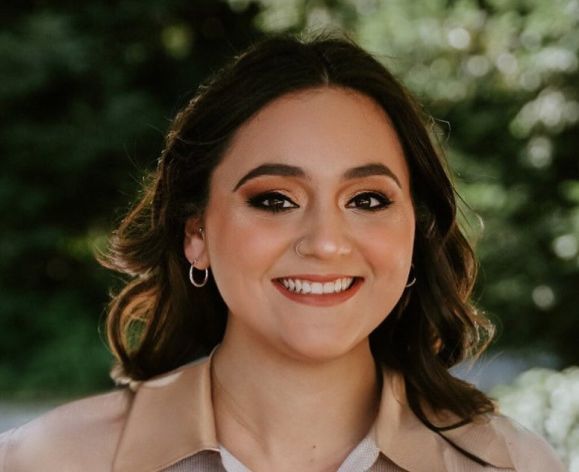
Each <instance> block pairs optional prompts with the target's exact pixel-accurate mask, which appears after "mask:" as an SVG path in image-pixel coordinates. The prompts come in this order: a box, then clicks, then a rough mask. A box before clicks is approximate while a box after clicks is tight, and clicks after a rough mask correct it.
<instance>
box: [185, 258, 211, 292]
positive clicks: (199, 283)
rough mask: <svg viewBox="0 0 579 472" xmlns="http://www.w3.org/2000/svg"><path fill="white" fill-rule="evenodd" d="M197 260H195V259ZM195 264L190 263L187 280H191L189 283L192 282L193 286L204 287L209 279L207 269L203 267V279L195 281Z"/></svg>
mask: <svg viewBox="0 0 579 472" xmlns="http://www.w3.org/2000/svg"><path fill="white" fill-rule="evenodd" d="M195 262H197V261H195ZM194 271H195V266H194V265H193V264H191V267H190V268H189V280H190V281H191V283H192V284H193V286H195V287H197V288H200V287H205V285H206V284H207V280H208V279H209V269H207V268H206V269H204V271H203V272H205V273H204V275H203V280H202V281H201V282H197V281H195V272H194Z"/></svg>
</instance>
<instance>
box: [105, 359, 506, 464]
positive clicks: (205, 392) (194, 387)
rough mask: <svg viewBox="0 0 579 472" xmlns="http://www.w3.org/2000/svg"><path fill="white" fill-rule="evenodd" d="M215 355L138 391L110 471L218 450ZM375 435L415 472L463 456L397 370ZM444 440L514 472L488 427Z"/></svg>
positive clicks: (388, 377) (390, 375)
mask: <svg viewBox="0 0 579 472" xmlns="http://www.w3.org/2000/svg"><path fill="white" fill-rule="evenodd" d="M211 357H212V356H209V357H206V358H203V359H200V360H199V361H196V362H193V363H190V364H187V365H185V366H182V367H181V368H179V369H177V370H175V371H172V372H170V373H167V374H164V375H161V376H159V377H156V378H154V379H151V380H149V381H146V382H143V383H142V384H141V385H140V386H139V388H138V390H137V392H136V394H135V397H134V400H133V404H132V407H131V410H130V412H129V414H128V418H127V420H126V424H125V429H124V431H123V434H122V436H121V440H120V442H119V447H118V450H117V453H116V457H115V461H114V465H113V471H123V472H137V471H138V472H154V471H160V470H163V469H164V468H166V467H168V466H170V465H171V464H175V463H177V462H179V461H180V460H182V459H184V458H186V457H188V456H191V455H193V454H196V453H198V452H200V451H203V450H212V451H219V442H218V440H217V434H216V431H215V422H214V415H213V403H212V398H211V370H210V369H211V367H210V366H211ZM373 434H374V438H375V441H376V445H377V446H378V448H379V449H380V451H381V452H382V453H383V454H384V455H385V456H386V457H388V458H389V459H390V460H392V461H393V462H394V463H396V464H397V465H398V466H399V467H401V468H403V469H405V470H410V471H413V472H445V471H446V470H448V464H449V463H452V462H453V456H454V455H457V454H458V455H460V454H461V453H460V452H459V451H458V450H456V449H454V448H452V447H450V446H449V444H448V442H447V441H445V440H444V438H442V437H441V436H440V435H439V434H437V433H436V432H434V431H431V430H430V429H428V428H427V427H426V426H424V424H422V422H420V420H419V419H418V418H417V417H416V416H415V415H414V413H413V412H412V410H411V409H410V407H409V406H408V404H407V402H406V395H405V389H404V380H403V377H402V376H401V375H400V374H397V373H395V372H392V371H387V370H384V382H383V387H382V396H381V400H380V409H379V413H378V416H377V419H376V422H375V424H374V428H373ZM443 434H444V435H445V436H446V437H447V438H448V439H450V440H451V441H452V442H454V443H455V444H456V445H457V446H459V447H461V448H462V449H464V450H466V451H468V452H470V453H471V454H473V455H475V456H477V457H479V458H480V459H482V460H484V461H485V462H488V463H489V464H491V465H493V466H495V467H499V468H513V467H514V466H513V463H512V460H511V458H510V454H509V450H508V447H507V444H506V441H505V439H504V436H503V434H501V432H500V431H498V430H496V429H495V426H494V425H493V422H491V421H486V422H484V423H483V422H480V423H476V424H475V423H471V424H468V425H465V426H461V427H459V428H455V429H453V430H449V431H445V432H444V433H443ZM449 455H450V456H451V457H449Z"/></svg>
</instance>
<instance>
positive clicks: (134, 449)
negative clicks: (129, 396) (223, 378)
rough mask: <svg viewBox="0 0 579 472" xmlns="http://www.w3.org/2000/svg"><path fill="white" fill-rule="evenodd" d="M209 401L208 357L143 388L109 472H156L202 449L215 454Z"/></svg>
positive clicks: (142, 386)
mask: <svg viewBox="0 0 579 472" xmlns="http://www.w3.org/2000/svg"><path fill="white" fill-rule="evenodd" d="M213 418H214V416H213V406H212V401H211V374H210V358H204V359H201V360H199V361H197V362H194V363H192V364H188V365H186V366H183V367H181V368H180V369H177V370H176V371H173V372H170V373H168V374H166V375H162V376H160V377H156V378H154V379H152V380H149V381H147V382H144V383H142V384H141V386H140V387H139V389H138V390H137V392H136V395H135V398H134V401H133V405H132V407H131V411H130V413H129V416H128V418H127V422H126V426H125V429H124V431H123V435H122V437H121V440H120V443H119V447H118V449H117V453H116V457H115V461H114V465H113V471H115V472H116V471H123V472H148V471H151V472H153V471H159V470H162V469H163V468H166V467H168V466H169V465H171V464H174V463H176V462H178V461H179V460H181V459H184V458H185V457H188V456H190V455H192V454H195V453H197V452H200V451H202V450H214V451H218V450H219V443H218V441H217V435H216V432H215V423H214V419H213Z"/></svg>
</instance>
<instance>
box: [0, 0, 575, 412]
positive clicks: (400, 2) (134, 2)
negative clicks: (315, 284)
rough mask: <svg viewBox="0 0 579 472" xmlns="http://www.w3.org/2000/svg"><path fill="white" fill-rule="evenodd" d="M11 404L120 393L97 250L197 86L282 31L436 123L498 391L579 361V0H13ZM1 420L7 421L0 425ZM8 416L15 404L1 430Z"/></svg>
mask: <svg viewBox="0 0 579 472" xmlns="http://www.w3.org/2000/svg"><path fill="white" fill-rule="evenodd" d="M0 9H1V14H0V24H1V29H0V159H1V161H0V162H1V163H2V171H1V172H0V212H1V219H0V228H1V231H0V403H1V402H3V404H4V405H12V402H13V401H20V402H22V401H26V402H28V401H34V402H37V401H48V402H55V403H57V402H59V401H61V400H63V399H67V398H71V397H74V396H79V395H85V394H87V393H91V392H97V391H102V390H106V389H109V388H111V386H112V383H111V381H110V379H109V376H108V370H109V368H110V366H111V363H112V357H111V355H110V353H109V352H108V350H107V348H106V347H105V344H104V341H103V339H104V335H103V334H102V322H103V316H104V312H105V306H106V303H107V301H108V293H109V291H110V290H111V289H114V288H115V287H118V286H119V284H120V282H121V281H120V279H119V278H118V277H117V276H116V275H114V274H111V273H108V272H107V271H105V270H104V269H102V268H100V267H99V265H98V264H97V263H96V261H95V258H94V253H95V251H97V250H98V249H99V248H103V247H104V244H105V241H106V238H107V235H108V234H109V232H110V231H111V230H112V229H113V228H114V225H115V223H116V222H118V221H119V218H120V217H121V216H122V214H123V212H124V211H125V210H126V209H127V208H128V206H129V203H130V202H131V201H133V200H134V198H135V195H136V192H137V189H138V187H139V184H140V182H141V180H142V178H143V175H144V173H145V172H146V170H147V169H151V168H153V167H154V166H155V163H156V160H157V158H158V156H159V154H160V151H161V149H162V146H163V135H164V133H165V131H166V129H167V127H168V124H169V121H170V119H171V118H172V117H173V116H174V114H175V113H176V111H177V110H178V109H179V108H180V107H181V106H183V105H184V104H185V103H186V102H187V101H188V100H189V99H190V98H191V97H192V96H193V94H194V93H195V90H196V87H197V85H198V83H199V82H200V81H201V80H202V79H204V78H205V77H207V75H208V74H210V73H211V72H214V71H216V70H217V69H219V67H220V66H221V65H222V64H223V62H224V61H225V60H226V59H227V58H229V57H231V56H233V55H235V54H236V53H238V52H239V51H241V50H242V49H243V48H245V47H246V46H247V45H248V44H250V43H251V42H252V41H254V40H256V39H258V38H260V37H262V36H264V35H266V34H269V33H272V32H294V33H296V32H302V31H305V30H307V31H314V32H315V31H322V30H326V29H342V30H345V31H347V32H348V33H349V34H350V36H351V37H353V38H354V39H356V40H357V41H358V42H359V43H360V44H361V45H362V46H363V47H365V48H366V49H368V50H369V51H370V52H372V53H373V54H375V55H376V56H377V57H378V58H379V59H380V60H381V61H383V62H384V63H385V64H386V65H387V66H388V67H389V68H390V69H391V70H393V71H394V72H395V74H396V75H397V76H398V77H399V78H401V79H402V81H403V82H404V83H406V84H407V85H408V87H409V88H410V89H411V90H412V91H413V92H414V93H415V94H416V96H417V97H418V98H419V100H420V101H421V103H422V104H423V105H424V108H425V109H426V110H427V112H428V113H429V114H430V115H431V116H432V126H433V129H434V130H435V133H436V134H437V135H438V137H439V139H440V140H441V142H442V143H443V145H444V146H445V148H446V152H447V155H448V159H449V161H450V163H451V167H452V168H453V169H454V171H455V173H456V182H457V185H458V188H459V192H460V194H461V195H462V197H463V199H464V201H465V202H466V204H468V206H469V207H470V210H469V209H468V208H467V206H466V205H465V206H464V215H463V220H464V223H465V225H466V227H467V230H468V232H469V234H470V236H471V238H472V239H473V240H475V241H476V242H477V247H478V255H479V258H480V263H481V271H480V278H479V282H478V285H477V288H476V294H475V299H476V301H477V303H478V305H479V306H480V307H481V308H482V309H484V310H485V311H486V312H487V313H488V314H489V316H490V317H491V318H492V319H493V320H494V321H495V323H496V324H497V326H498V336H497V338H496V340H495V342H494V343H493V345H492V349H491V351H490V352H489V354H488V355H487V356H486V357H484V358H483V359H482V361H481V362H480V363H479V364H477V366H475V367H474V369H472V370H471V371H470V373H467V372H466V370H465V367H462V368H461V369H459V372H461V375H470V376H471V377H472V378H474V379H475V381H476V382H478V383H479V385H480V386H481V387H482V388H484V389H488V388H490V387H492V386H493V385H494V384H496V383H497V382H501V381H507V382H508V381H510V379H511V378H512V376H513V375H514V373H516V372H518V371H521V370H523V369H525V368H528V367H530V366H534V365H545V366H552V367H555V368H563V367H566V366H569V365H573V364H579V342H578V338H579V313H578V311H579V310H578V307H579V251H578V250H579V158H578V152H579V96H578V95H579V93H578V92H579V85H578V84H579V67H578V66H579V64H578V50H579V1H578V0H463V1H460V0H456V1H453V0H414V1H405V0H384V1H378V0H319V1H305V0H277V1H276V0H260V1H246V0H229V1H225V0H223V1H218V0H211V1H209V0H206V1H204V0H164V1H151V0H118V1H106V2H105V1H98V0H83V2H80V3H75V4H73V3H72V2H66V1H63V0H51V1H42V0H36V1H33V0H3V2H2V5H1V6H0ZM0 415H1V413H0ZM9 415H10V412H9V411H8V410H6V409H5V410H4V418H8V417H9Z"/></svg>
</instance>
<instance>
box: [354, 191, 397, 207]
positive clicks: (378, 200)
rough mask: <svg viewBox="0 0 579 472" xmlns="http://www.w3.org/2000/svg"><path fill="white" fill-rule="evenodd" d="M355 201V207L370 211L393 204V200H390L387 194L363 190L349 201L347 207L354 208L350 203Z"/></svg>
mask: <svg viewBox="0 0 579 472" xmlns="http://www.w3.org/2000/svg"><path fill="white" fill-rule="evenodd" d="M352 202H354V203H355V207H354V208H360V209H364V210H369V211H378V210H382V209H384V208H387V207H389V206H390V205H391V204H392V200H390V199H389V198H388V197H386V196H385V195H383V194H381V193H378V192H363V193H359V194H358V195H356V196H355V197H354V198H352V199H351V200H350V202H349V203H348V205H346V206H347V208H352V207H351V206H350V203H352Z"/></svg>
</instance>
